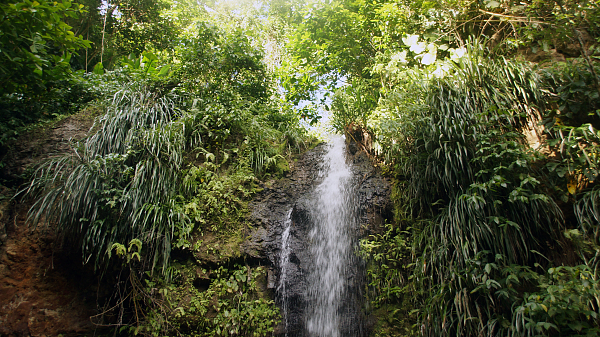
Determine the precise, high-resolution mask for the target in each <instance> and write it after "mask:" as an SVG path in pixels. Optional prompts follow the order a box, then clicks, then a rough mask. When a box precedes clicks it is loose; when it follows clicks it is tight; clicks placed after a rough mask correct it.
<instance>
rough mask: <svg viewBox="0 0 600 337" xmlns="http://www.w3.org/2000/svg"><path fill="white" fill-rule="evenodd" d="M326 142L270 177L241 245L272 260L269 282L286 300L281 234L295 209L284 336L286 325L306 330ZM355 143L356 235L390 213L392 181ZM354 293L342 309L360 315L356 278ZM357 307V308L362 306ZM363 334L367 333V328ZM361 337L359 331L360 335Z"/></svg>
mask: <svg viewBox="0 0 600 337" xmlns="http://www.w3.org/2000/svg"><path fill="white" fill-rule="evenodd" d="M326 146H327V145H326V144H321V145H318V146H317V147H315V148H314V149H312V150H310V151H308V152H307V153H305V154H304V155H303V156H302V157H301V158H299V159H298V161H297V162H295V164H294V165H293V167H292V169H291V171H290V173H289V174H288V175H287V177H285V178H284V179H281V180H278V181H274V182H271V184H266V185H265V186H263V188H264V189H263V191H261V192H260V193H258V194H257V195H256V197H255V199H254V201H253V202H252V203H251V204H250V209H251V216H250V220H251V221H252V223H253V229H252V230H251V231H250V233H248V236H247V239H246V241H245V242H244V243H243V245H242V251H243V252H244V253H245V254H248V255H249V256H251V257H252V258H257V259H261V260H263V261H265V263H266V264H268V265H269V266H270V275H271V277H270V279H271V280H270V281H269V287H270V288H271V290H273V291H274V294H276V297H277V300H278V301H279V303H280V304H282V303H281V296H280V295H281V294H280V293H279V292H278V289H277V288H278V287H280V281H281V275H280V270H281V266H280V253H281V250H282V235H283V232H284V227H285V226H284V224H285V223H286V221H287V220H288V215H289V214H290V211H291V215H290V218H291V227H290V232H289V237H288V244H289V247H290V254H289V260H288V261H289V262H288V264H287V267H286V277H285V280H286V282H285V288H286V293H287V312H288V315H287V322H285V320H284V322H283V323H282V324H281V325H280V326H279V328H278V329H277V331H276V335H280V336H284V335H285V332H286V329H285V326H287V335H288V336H306V335H307V334H306V332H305V317H304V311H305V309H306V300H305V299H306V292H307V280H306V276H307V275H308V270H309V267H310V266H311V264H313V263H314V261H313V258H312V257H311V256H310V249H309V244H310V242H308V241H309V239H308V238H309V235H308V233H309V231H310V229H311V220H310V214H311V207H313V206H311V203H314V202H313V201H311V200H310V198H311V193H312V191H313V190H314V189H315V187H316V186H317V185H318V184H319V183H320V182H321V181H322V179H323V178H324V177H323V172H322V169H323V165H324V164H323V157H324V155H325V152H326ZM353 149H356V144H352V143H350V144H348V146H347V154H346V158H347V163H348V164H350V165H351V167H352V173H353V178H352V180H353V181H352V183H353V185H354V191H355V193H356V195H355V196H354V200H355V202H356V203H357V204H358V205H355V206H356V207H357V209H358V226H357V227H358V228H360V231H359V233H357V235H356V236H357V237H363V236H365V235H368V234H370V233H371V232H373V231H376V229H377V228H378V227H379V226H380V225H381V224H383V222H384V221H385V220H386V219H388V218H391V214H392V212H391V209H392V208H391V202H390V191H391V188H390V183H389V182H388V181H387V180H386V179H384V178H383V177H382V176H381V175H380V173H379V171H378V170H377V168H375V167H374V166H373V165H372V163H371V161H370V160H369V158H368V157H367V155H366V154H365V153H363V152H362V151H352V150H353ZM351 275H352V276H351V277H352V278H354V279H360V280H362V279H363V277H364V276H363V271H362V270H356V271H353V272H352V273H351ZM353 283H354V284H355V286H354V288H353V289H352V290H351V291H352V292H353V295H352V299H350V300H349V302H353V303H347V304H344V306H343V308H341V310H344V311H346V310H348V311H353V313H352V314H351V315H350V316H352V315H354V316H356V315H357V314H358V315H360V314H361V313H360V312H359V311H360V307H361V306H362V304H363V303H362V298H363V296H362V294H360V291H361V288H362V287H360V286H359V285H360V282H356V280H355V282H353ZM357 308H358V310H357ZM344 330H345V329H344V327H342V328H341V331H340V332H341V333H342V335H344V336H355V334H356V332H354V333H350V334H347V333H346V334H345V331H344ZM363 330H364V331H363V333H361V335H366V333H367V331H366V330H367V329H363ZM357 337H358V336H357Z"/></svg>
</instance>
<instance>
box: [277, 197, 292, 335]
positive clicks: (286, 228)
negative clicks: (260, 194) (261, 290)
mask: <svg viewBox="0 0 600 337" xmlns="http://www.w3.org/2000/svg"><path fill="white" fill-rule="evenodd" d="M292 211H293V208H292V209H290V210H289V211H288V213H287V216H286V219H285V222H284V223H283V233H282V234H281V252H280V259H281V260H280V262H279V265H280V266H281V267H280V268H281V270H280V275H279V285H277V292H278V293H279V294H281V306H282V308H281V310H282V311H283V312H282V316H283V324H284V327H285V331H286V333H285V336H286V337H287V336H288V334H287V329H288V305H289V303H288V292H287V289H286V285H285V283H286V282H287V273H288V267H289V262H290V252H291V250H290V242H289V240H290V229H291V227H292Z"/></svg>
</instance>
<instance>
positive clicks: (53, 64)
mask: <svg viewBox="0 0 600 337" xmlns="http://www.w3.org/2000/svg"><path fill="white" fill-rule="evenodd" d="M233 4H234V2H228V1H187V0H183V1H174V2H170V1H147V0H126V1H120V2H118V3H111V2H110V1H109V2H106V1H98V0H83V1H81V5H80V4H75V3H73V2H70V1H67V0H65V1H61V2H49V1H42V0H38V1H29V0H25V1H13V2H9V3H7V4H1V5H0V17H2V19H3V20H0V28H2V29H0V80H2V81H1V83H2V85H1V87H0V133H1V135H0V144H1V145H2V146H3V147H5V148H4V149H3V150H6V148H7V147H9V146H10V144H11V143H10V141H11V139H13V138H14V137H17V136H18V134H19V133H20V132H21V131H22V128H23V127H24V126H26V125H28V124H32V123H36V122H38V121H40V120H47V119H52V118H54V117H56V116H60V115H64V114H70V113H74V112H76V111H78V110H80V109H81V108H83V107H87V109H93V110H96V111H99V115H98V117H97V118H96V119H95V123H94V126H93V128H92V129H91V130H90V133H89V135H88V137H87V138H85V139H83V140H82V141H80V142H74V143H73V144H72V151H71V152H70V153H68V154H64V155H61V156H56V157H53V158H50V159H49V160H48V161H47V162H45V163H42V164H40V165H39V166H38V167H37V168H36V169H35V170H33V171H31V172H30V173H31V176H30V177H29V178H31V180H30V183H29V184H28V185H27V186H26V187H25V188H24V189H23V190H22V192H21V194H20V195H26V196H28V197H32V198H33V199H34V200H35V201H34V204H33V207H32V208H31V211H30V219H31V220H32V222H33V223H35V224H38V223H39V224H38V225H39V226H41V225H45V224H48V223H50V224H55V225H56V226H57V230H58V232H59V233H61V234H62V237H63V238H64V239H65V240H67V241H68V242H70V243H72V245H71V246H74V247H77V249H78V251H79V253H81V254H82V259H83V261H84V262H90V263H91V264H93V265H94V266H95V267H96V269H97V270H99V271H102V272H104V273H109V274H110V273H117V274H118V275H120V278H119V281H118V282H117V285H116V286H117V287H120V288H119V291H118V292H116V294H119V295H115V296H114V297H112V298H109V299H108V300H107V304H106V308H107V310H106V312H105V315H104V316H103V317H105V319H106V322H104V323H107V324H109V325H110V324H115V326H117V327H119V328H120V330H121V332H122V333H131V334H145V335H156V336H158V335H175V334H177V335H179V334H181V335H196V336H213V335H236V336H241V335H258V336H265V335H269V334H272V333H273V331H274V326H275V324H276V322H277V320H278V311H277V309H276V308H275V306H274V303H273V302H272V301H270V300H268V299H267V298H266V294H264V293H263V292H262V290H261V287H260V286H259V283H260V282H263V281H264V277H265V275H264V269H262V268H260V267H257V266H248V265H244V266H242V265H240V264H239V262H240V261H237V260H235V259H236V257H238V256H240V253H239V252H238V251H236V249H239V248H235V247H237V246H236V245H235V244H232V245H231V246H230V248H228V249H230V251H228V252H226V253H225V252H224V250H223V249H222V247H219V246H218V245H219V242H220V243H223V242H225V241H227V242H234V243H235V242H237V241H239V240H240V238H241V237H242V236H243V235H242V233H243V231H244V229H245V228H246V226H247V224H246V223H245V220H244V219H245V214H246V211H247V202H248V200H250V198H251V197H252V196H253V194H254V193H255V192H256V191H257V190H259V188H258V182H259V181H260V180H261V179H266V178H270V177H278V176H281V175H283V174H285V172H286V171H287V170H288V169H289V164H288V161H289V160H290V159H291V156H292V155H293V154H294V153H297V152H301V151H303V150H304V149H306V148H307V147H309V146H310V143H311V141H310V138H309V137H308V136H307V131H306V130H305V129H304V128H303V127H302V124H303V123H306V122H308V123H311V124H313V125H314V124H316V123H317V122H318V121H319V119H320V118H321V113H322V109H323V108H325V109H328V110H329V112H330V116H329V117H330V118H329V120H330V126H331V127H332V129H333V130H335V131H336V132H347V131H348V130H350V129H352V130H359V131H362V132H363V133H364V134H368V135H369V137H370V139H371V140H372V143H369V144H367V143H365V144H364V145H365V146H364V148H365V149H367V150H368V151H369V152H370V155H372V156H373V158H374V159H375V161H376V163H377V165H378V166H379V167H380V168H381V170H382V171H383V172H385V173H386V174H387V175H388V176H389V177H390V179H391V180H392V181H393V195H392V199H393V203H394V218H393V219H388V222H387V223H386V224H385V226H384V227H383V228H381V229H380V230H379V231H375V232H376V233H379V234H374V235H372V236H370V237H367V238H365V239H364V240H362V241H361V247H362V252H361V253H362V254H363V256H364V258H365V259H366V260H367V261H368V270H367V274H368V279H369V285H368V287H367V288H368V289H367V291H366V292H365V293H366V294H367V297H368V300H369V301H370V305H371V306H370V308H372V309H373V310H372V313H373V314H374V315H375V316H376V318H377V323H376V326H375V328H374V330H373V335H376V336H436V337H438V336H595V335H597V334H598V333H599V331H598V326H599V324H600V321H599V317H598V314H599V309H598V308H599V303H598V296H599V294H598V291H599V285H598V282H597V273H598V267H599V261H600V260H599V259H598V257H599V256H600V253H599V252H600V248H599V247H600V241H599V238H600V232H599V230H598V225H599V224H600V223H599V221H600V199H599V198H600V190H599V187H598V186H597V184H596V180H597V178H598V174H599V172H598V171H599V166H600V163H599V162H598V160H599V159H598V158H599V154H600V149H599V148H598V147H599V144H600V131H599V130H598V129H599V128H600V119H599V117H600V114H599V111H600V110H599V109H600V96H599V93H600V84H599V83H600V79H599V78H598V73H599V72H600V67H599V66H598V62H597V60H598V58H599V56H598V53H599V52H600V49H599V48H598V41H599V39H600V31H599V30H598V23H599V17H600V16H599V13H600V11H599V8H598V2H597V1H593V0H585V1H571V0H566V1H537V0H532V1H521V2H518V3H516V2H514V1H507V0H506V1H505V0H499V1H491V0H484V1H476V2H472V1H462V0H459V1H449V0H438V1H404V0H398V1H389V0H376V1H361V0H358V1H354V0H353V1H350V0H334V1H316V0H315V1H310V2H307V3H304V2H300V1H279V0H272V1H264V2H256V1H241V2H239V3H238V2H236V6H234V5H233ZM531 61H533V62H535V63H532V62H531ZM77 69H78V71H75V70H77ZM323 90H326V91H328V93H326V94H323V93H322V91H323ZM329 96H331V97H330V99H329ZM308 101H311V102H310V103H308ZM348 136H349V137H350V136H351V135H350V134H348ZM204 239H206V241H203V240H204ZM236 240H237V241H236ZM238 243H239V242H238ZM231 247H234V248H231ZM221 253H223V254H221ZM207 254H208V255H210V254H213V255H215V258H214V259H212V260H211V261H210V263H206V261H202V256H206V255H207ZM217 255H218V258H217ZM117 271H118V272H117ZM259 281H260V282H259ZM115 311H119V314H118V315H115V317H118V318H117V319H116V320H115V319H113V320H112V321H111V319H110V315H111V313H112V312H115ZM104 323H103V324H104Z"/></svg>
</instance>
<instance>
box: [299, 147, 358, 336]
mask: <svg viewBox="0 0 600 337" xmlns="http://www.w3.org/2000/svg"><path fill="white" fill-rule="evenodd" d="M328 146H329V148H328V151H327V154H326V155H325V158H324V160H325V163H324V171H323V173H324V179H323V182H322V183H321V184H320V185H319V186H317V188H316V190H315V192H314V193H315V195H314V196H313V198H312V199H313V200H314V207H313V209H312V214H311V218H312V222H313V228H312V229H311V231H310V233H309V240H310V251H311V256H312V257H313V259H314V264H313V265H312V266H311V268H310V270H309V274H308V279H307V281H308V282H307V284H308V289H307V299H306V300H307V303H308V304H307V309H306V330H307V333H308V336H311V337H340V336H341V327H342V326H348V325H353V324H355V323H353V322H345V320H348V319H349V317H348V316H344V313H343V311H344V310H343V305H344V303H343V302H344V300H345V299H346V298H347V297H348V294H347V292H348V287H349V284H348V283H349V280H348V279H349V274H348V272H349V270H350V269H351V268H354V267H355V266H354V264H353V263H352V260H353V246H352V242H353V240H352V235H353V233H354V231H355V223H356V219H355V218H356V211H355V207H354V202H353V200H352V197H353V196H352V190H351V180H352V172H351V170H350V167H349V166H348V165H347V164H346V158H345V141H344V138H342V137H333V138H332V139H331V140H330V142H329V144H328ZM345 317H346V319H345ZM344 337H346V336H344Z"/></svg>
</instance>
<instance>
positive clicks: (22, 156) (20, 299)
mask: <svg viewBox="0 0 600 337" xmlns="http://www.w3.org/2000/svg"><path fill="white" fill-rule="evenodd" d="M92 122H93V116H92V113H91V112H89V111H88V113H87V114H86V113H83V114H79V115H76V116H71V117H68V118H66V119H63V120H62V121H60V122H57V123H55V124H54V125H50V126H47V127H45V128H39V129H37V130H35V131H32V132H31V133H29V134H27V135H23V136H22V137H20V139H19V140H17V141H16V142H14V143H13V144H12V145H11V147H10V149H9V151H7V152H6V153H5V155H4V157H3V158H2V161H3V163H4V167H3V169H2V172H1V177H2V178H3V179H4V181H5V182H8V183H7V185H9V186H11V185H12V187H13V188H8V187H4V186H1V187H0V200H2V201H0V336H7V337H8V336H83V335H87V336H93V335H99V333H100V331H99V330H97V328H98V327H96V326H94V325H93V324H92V323H91V320H90V317H91V316H93V315H95V314H97V309H96V308H97V304H96V303H97V299H96V294H97V286H98V278H97V277H96V276H94V274H93V273H92V272H91V271H90V270H87V269H86V267H84V266H83V264H82V263H81V260H80V259H79V256H78V254H76V253H69V250H68V249H63V247H59V246H58V242H59V241H58V240H56V235H55V233H54V231H53V229H52V228H51V227H49V226H44V225H40V226H38V227H37V228H35V229H34V228H31V227H30V226H29V225H28V224H27V223H26V217H27V210H28V208H29V203H27V202H21V201H19V200H11V198H12V196H13V194H14V191H15V190H16V189H17V188H18V184H19V183H21V182H22V181H23V173H25V172H26V171H27V170H29V169H31V167H32V165H33V164H35V163H37V162H39V161H41V160H43V159H44V158H47V157H49V156H53V155H57V154H60V153H65V152H67V151H70V149H71V147H70V145H69V141H70V140H77V139H81V138H83V137H84V136H85V134H86V133H87V131H88V130H89V129H90V127H91V125H92Z"/></svg>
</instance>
